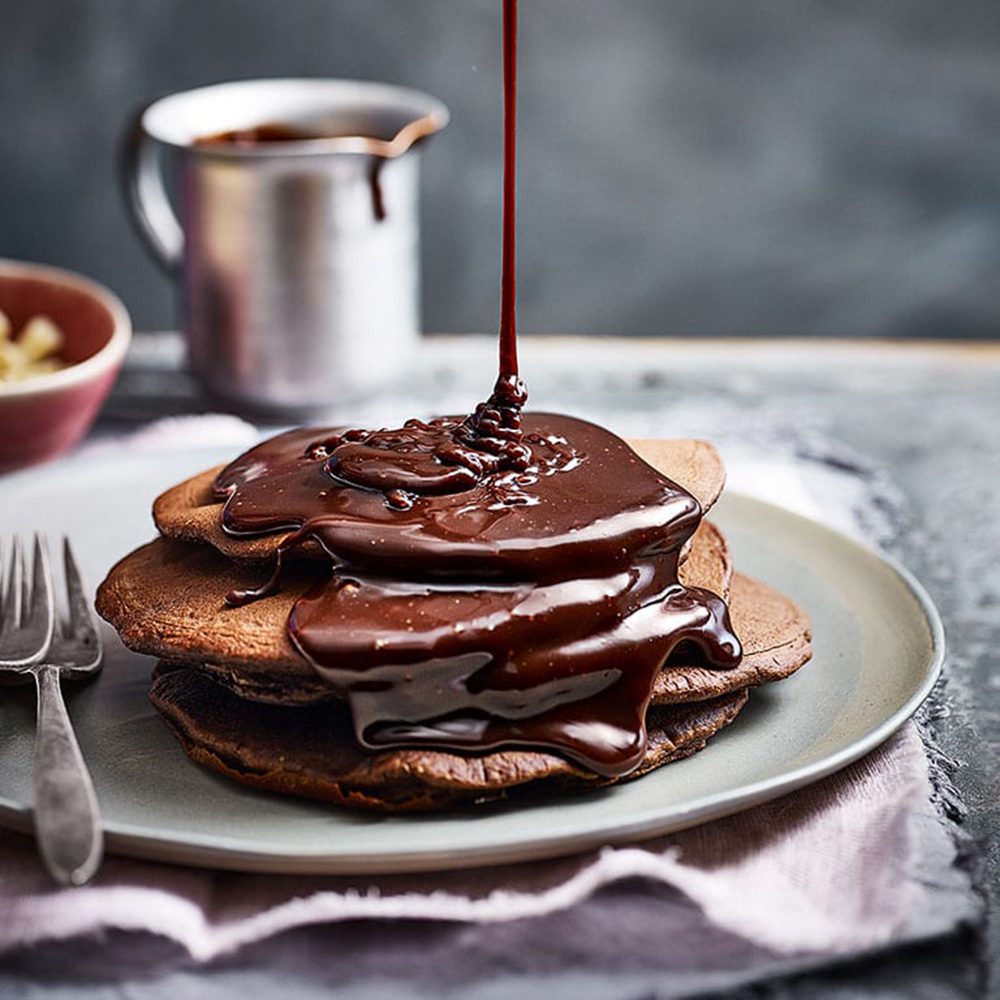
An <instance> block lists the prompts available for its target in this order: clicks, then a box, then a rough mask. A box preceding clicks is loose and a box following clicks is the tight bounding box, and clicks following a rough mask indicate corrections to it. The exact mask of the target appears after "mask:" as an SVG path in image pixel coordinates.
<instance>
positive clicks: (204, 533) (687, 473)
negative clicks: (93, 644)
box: [153, 440, 725, 561]
mask: <svg viewBox="0 0 1000 1000" xmlns="http://www.w3.org/2000/svg"><path fill="white" fill-rule="evenodd" d="M628 443H629V445H630V446H631V448H632V449H633V450H634V451H635V452H636V453H637V454H638V455H639V457H640V458H642V459H643V460H644V461H646V462H647V463H648V464H649V465H651V466H652V467H653V468H655V469H656V470H658V471H659V472H660V473H661V474H662V475H664V476H666V477H667V478H668V479H670V480H672V481H673V482H675V483H677V484H678V485H679V486H682V487H683V488H684V489H685V490H687V491H688V492H689V493H690V494H691V495H692V496H694V497H695V499H696V500H697V501H698V502H699V504H700V505H701V507H702V510H703V511H707V510H708V509H709V508H710V507H711V506H712V505H713V504H714V503H715V501H716V500H717V499H718V497H719V494H720V493H721V492H722V487H723V485H724V484H725V469H724V466H723V464H722V460H721V458H720V457H719V454H718V452H717V451H716V450H715V448H714V447H713V446H712V445H711V444H709V443H708V442H706V441H694V440H671V441H629V442H628ZM222 468H224V467H223V466H219V467H217V468H214V469H209V470H207V471H205V472H203V473H201V474H199V475H197V476H194V477H193V478H191V479H188V480H186V481H185V482H183V483H180V484H178V485H177V486H174V487H173V488H171V489H169V490H167V491H166V492H165V493H163V494H162V495H161V496H160V497H158V498H157V500H156V502H155V503H154V505H153V520H154V521H155V522H156V526H157V528H159V530H160V532H161V533H162V534H163V535H165V536H166V537H168V538H175V539H179V540H182V541H188V542H202V543H206V544H208V545H211V546H213V547H214V548H215V549H217V550H218V551H219V552H221V553H223V555H225V556H227V557H229V558H230V559H238V560H247V561H260V560H268V559H271V558H273V557H274V555H275V554H276V552H277V549H278V546H279V545H280V544H281V542H282V541H283V540H284V539H285V538H287V537H288V534H289V533H288V532H284V531H279V532H276V533H274V534H270V535H263V536H260V537H253V538H250V537H233V536H232V535H228V534H226V532H225V531H224V530H223V528H222V517H221V515H222V507H223V505H222V504H221V503H220V502H218V501H217V500H216V499H215V497H214V495H213V490H212V486H213V483H214V482H215V478H216V476H217V475H218V473H219V472H220V471H221V469H222ZM301 552H302V554H303V555H310V554H312V555H316V556H319V555H320V553H319V547H318V546H317V545H316V544H315V543H314V542H308V543H306V545H305V546H303V547H302V549H301Z"/></svg>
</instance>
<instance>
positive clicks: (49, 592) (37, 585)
mask: <svg viewBox="0 0 1000 1000" xmlns="http://www.w3.org/2000/svg"><path fill="white" fill-rule="evenodd" d="M24 593H25V600H26V602H27V603H26V604H25V606H24V611H23V616H22V621H21V624H22V625H24V626H28V625H29V624H30V625H34V626H35V627H36V628H41V629H43V630H47V632H48V635H49V638H50V639H51V636H52V629H53V625H54V621H55V588H54V587H53V586H52V566H51V564H50V563H49V547H48V544H47V543H46V541H45V536H44V535H42V534H40V533H39V532H35V545H34V552H33V553H32V567H31V589H30V595H29V589H28V573H27V567H25V573H24Z"/></svg>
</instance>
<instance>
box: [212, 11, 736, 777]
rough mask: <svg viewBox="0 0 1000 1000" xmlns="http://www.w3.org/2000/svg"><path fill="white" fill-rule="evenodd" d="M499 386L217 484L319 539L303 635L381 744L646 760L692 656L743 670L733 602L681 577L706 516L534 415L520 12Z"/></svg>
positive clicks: (509, 98) (243, 518) (336, 436)
mask: <svg viewBox="0 0 1000 1000" xmlns="http://www.w3.org/2000/svg"><path fill="white" fill-rule="evenodd" d="M503 15H504V17H503V23H504V183H503V195H504V217H503V253H502V262H503V264H502V281H501V312H500V358H499V376H498V378H497V381H496V384H495V386H494V389H493V392H492V394H491V395H490V397H489V399H487V400H486V401H485V402H483V403H480V404H479V406H478V407H476V409H475V411H474V412H473V413H471V414H469V415H468V416H464V417H461V416H453V417H439V418H437V419H435V420H430V421H420V420H410V421H407V422H406V423H405V424H404V425H403V427H400V428H394V429H383V430H365V429H359V428H330V429H326V430H319V429H315V428H313V429H304V430H297V431H291V432H289V433H286V434H283V435H280V436H278V437H276V438H273V439H272V440H270V441H267V442H264V443H263V444H261V445H259V446H258V447H256V448H254V449H252V450H251V451H249V452H247V453H246V454H245V455H243V456H241V457H240V458H238V459H237V460H236V461H235V462H233V463H232V464H231V465H230V466H228V467H227V468H226V469H225V470H223V472H222V473H220V475H219V476H218V478H217V480H216V484H215V491H216V495H217V497H218V498H219V499H220V500H222V501H224V508H223V514H222V524H223V528H224V530H225V531H226V532H227V533H229V534H231V535H234V536H241V535H242V536H254V535H260V534H268V533H273V532H284V531H290V532H291V534H290V535H288V537H287V538H286V539H285V540H284V541H283V542H282V543H281V546H280V548H279V554H278V559H277V562H276V565H275V569H274V573H273V575H272V577H271V579H270V580H269V581H267V582H266V583H265V584H264V585H263V586H262V587H260V588H259V589H257V590H254V591H246V592H237V593H233V594H231V595H229V598H228V599H229V600H230V602H231V603H234V604H235V603H242V602H245V601H248V600H255V599H260V598H263V597H266V596H267V595H268V594H269V593H272V592H273V591H274V590H275V589H276V588H278V587H279V586H280V576H281V566H282V563H283V562H284V561H286V560H288V559H291V558H295V557H296V555H297V554H298V550H299V548H300V547H301V546H302V545H303V544H304V543H305V542H307V541H308V542H313V543H318V544H319V546H320V547H321V548H322V550H323V552H324V553H325V554H326V556H327V557H328V560H329V570H328V573H327V574H326V575H325V576H323V577H322V578H321V579H319V580H318V581H317V582H316V583H315V585H314V586H313V587H312V588H311V589H310V590H309V591H308V592H307V593H305V594H304V595H303V596H302V597H300V598H299V599H298V600H297V601H296V603H295V605H294V608H293V610H292V613H291V615H290V617H289V621H288V633H289V637H290V639H291V641H292V643H293V644H294V645H295V647H296V648H297V649H298V650H299V651H300V652H301V654H302V655H303V656H304V657H305V658H306V659H307V660H308V661H309V662H310V663H311V664H312V665H313V667H314V668H315V669H316V671H317V672H318V673H319V674H320V676H321V677H323V678H324V679H325V680H326V682H327V683H328V684H329V685H330V686H331V688H332V689H333V690H334V691H335V692H336V693H337V694H338V695H339V696H340V697H341V698H343V699H344V700H345V701H346V702H347V703H348V705H349V706H350V709H351V713H352V717H353V720H354V728H355V735H356V738H357V740H358V742H359V743H360V744H361V745H362V746H364V747H367V748H370V749H372V750H377V749H385V748H398V747H431V748H438V749H444V750H450V751H459V752H476V753H481V752H485V751H488V750H492V749H496V748H500V747H527V748H531V749H535V750H542V751H549V752H554V753H557V754H561V755H563V756H565V757H568V758H569V759H571V760H573V761H575V762H577V763H578V764H579V765H581V766H582V767H584V768H587V769H589V770H591V771H594V772H596V773H598V774H601V775H607V776H615V775H621V774H625V773H628V772H629V771H631V770H633V769H634V768H636V767H637V766H638V765H639V763H640V762H641V760H642V757H643V754H644V752H645V749H646V729H645V714H646V709H647V707H648V704H649V700H650V694H651V691H652V687H653V682H654V680H655V678H656V675H657V673H658V672H659V670H660V669H661V668H662V667H663V666H664V664H665V663H666V662H667V660H668V659H669V658H670V657H671V656H672V655H673V654H675V653H676V652H677V650H678V649H681V648H683V650H684V651H685V653H687V654H691V653H694V654H695V655H697V656H699V657H700V661H701V662H703V663H704V664H705V665H706V666H709V667H714V668H718V669H728V668H732V667H734V666H736V665H737V664H738V663H739V661H740V656H741V649H740V644H739V641H738V640H737V638H736V637H735V635H734V634H733V632H732V629H731V626H730V623H729V616H728V611H727V609H726V606H725V603H724V601H723V600H722V599H721V598H720V597H718V596H716V595H715V594H712V593H710V592H708V591H704V590H698V589H694V588H687V587H684V586H683V585H682V584H681V583H680V582H679V581H678V561H679V556H680V551H681V548H682V547H683V545H684V544H685V543H686V542H687V540H688V539H689V538H690V537H691V535H692V534H693V533H694V531H695V530H696V528H697V527H698V524H699V523H700V520H701V516H702V511H701V509H700V506H699V504H698V502H697V501H696V500H695V498H694V497H693V496H691V494H689V493H688V492H687V491H685V490H684V489H682V488H681V487H680V486H678V485H677V484H676V483H673V482H671V481H670V480H669V479H667V478H666V477H665V476H663V475H662V474H661V473H659V472H658V471H657V470H655V469H654V468H652V466H650V465H648V464H647V463H646V462H644V461H643V460H642V459H641V458H639V456H638V455H636V454H635V452H633V451H632V449H631V448H630V447H629V446H628V445H627V444H626V443H625V442H624V441H623V440H622V439H621V438H618V437H616V436H615V435H614V434H612V433H610V432H609V431H607V430H604V429H603V428H601V427H598V426H596V425H595V424H591V423H588V422H586V421H583V420H578V419H575V418H572V417H567V416H561V415H557V414H546V413H524V412H523V408H524V404H525V402H526V400H527V393H526V390H525V387H524V385H523V383H522V382H521V380H520V377H519V373H518V359H517V339H516V338H517V332H516V311H515V303H516V261H515V159H516V145H515V143H516V73H517V2H516V0H504V4H503Z"/></svg>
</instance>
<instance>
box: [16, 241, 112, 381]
mask: <svg viewBox="0 0 1000 1000" xmlns="http://www.w3.org/2000/svg"><path fill="white" fill-rule="evenodd" d="M0 276H3V277H11V278H37V279H41V280H44V281H49V282H51V283H52V284H58V285H67V286H70V287H72V288H75V289H76V290H78V291H80V292H83V293H84V294H86V295H89V296H90V297H91V298H93V299H96V300H97V301H98V302H99V303H100V304H101V305H102V306H104V308H105V309H107V311H108V312H109V313H110V314H111V320H112V329H111V336H110V337H109V338H108V342H107V343H106V344H105V345H104V346H103V347H102V348H101V349H100V350H99V351H97V353H96V354H92V355H91V356H90V357H89V358H86V359H85V360H83V361H79V362H77V363H76V364H74V365H70V366H69V367H67V368H61V369H60V370H59V371H56V372H47V373H44V374H42V375H32V376H31V377H30V378H26V379H24V380H23V381H19V382H0V400H4V399H12V398H14V397H18V396H38V395H45V394H46V393H50V392H60V391H62V390H63V389H69V388H72V387H74V386H78V385H81V384H83V383H85V382H89V381H91V380H92V379H94V378H96V377H97V376H98V375H101V374H104V373H105V372H106V371H109V370H111V369H113V368H114V367H115V366H117V365H119V364H120V363H121V362H122V361H123V360H124V358H125V352H126V351H127V350H128V345H129V343H130V342H131V340H132V320H131V319H130V318H129V314H128V310H127V309H126V308H125V304H124V303H123V302H122V300H121V299H120V298H118V296H117V295H115V293H114V292H112V291H111V290H110V289H108V288H105V287H104V285H101V284H99V283H98V282H96V281H94V280H93V279H91V278H86V277H84V276H83V275H82V274H77V273H76V272H75V271H67V270H65V269H63V268H61V267H53V266H51V265H49V264H34V263H30V262H28V261H19V260H9V259H7V258H4V257H0Z"/></svg>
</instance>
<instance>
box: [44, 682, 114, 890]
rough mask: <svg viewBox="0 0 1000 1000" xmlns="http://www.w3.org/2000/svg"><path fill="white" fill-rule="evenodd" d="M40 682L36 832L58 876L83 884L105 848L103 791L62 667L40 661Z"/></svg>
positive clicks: (49, 865) (47, 862)
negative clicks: (69, 705) (82, 741)
mask: <svg viewBox="0 0 1000 1000" xmlns="http://www.w3.org/2000/svg"><path fill="white" fill-rule="evenodd" d="M35 683H36V686H37V688H38V725H37V729H36V730H35V767H34V786H35V837H36V839H37V842H38V849H39V851H40V852H41V855H42V860H43V861H44V863H45V867H46V868H47V869H48V870H49V873H50V874H51V875H52V877H53V878H54V879H55V880H56V881H57V882H61V883H62V884H64V885H83V883H84V882H86V881H87V880H88V879H89V878H90V877H91V876H92V875H93V874H94V872H95V871H97V867H98V865H99V864H100V863H101V855H102V853H103V851H104V832H103V830H102V828H101V815H100V810H99V809H98V805H97V795H96V793H95V792H94V783H93V781H91V778H90V773H89V772H88V771H87V765H86V764H85V763H84V762H83V754H82V753H81V752H80V745H79V744H78V743H77V741H76V736H75V734H74V733H73V726H72V724H71V723H70V721H69V715H68V714H67V712H66V703H65V702H64V701H63V696H62V687H61V685H60V683H59V671H58V669H57V668H56V667H52V666H47V665H45V664H42V665H41V666H38V667H36V668H35Z"/></svg>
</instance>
